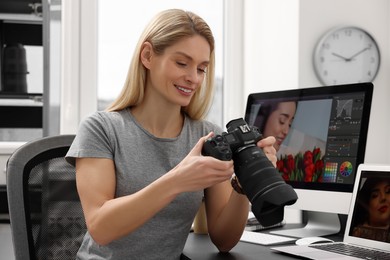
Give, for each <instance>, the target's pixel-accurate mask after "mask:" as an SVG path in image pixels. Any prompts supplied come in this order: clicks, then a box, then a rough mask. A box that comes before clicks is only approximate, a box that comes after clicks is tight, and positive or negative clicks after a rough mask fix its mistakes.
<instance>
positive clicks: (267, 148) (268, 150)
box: [257, 136, 277, 167]
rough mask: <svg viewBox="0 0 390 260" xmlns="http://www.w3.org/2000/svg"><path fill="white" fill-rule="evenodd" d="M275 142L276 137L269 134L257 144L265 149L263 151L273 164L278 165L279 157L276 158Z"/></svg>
mask: <svg viewBox="0 0 390 260" xmlns="http://www.w3.org/2000/svg"><path fill="white" fill-rule="evenodd" d="M275 142H276V139H275V137H273V136H268V137H266V138H264V139H261V140H260V141H258V142H257V146H258V147H259V148H261V149H263V152H264V154H265V155H266V156H267V158H268V160H270V161H271V162H272V164H273V165H274V166H275V167H276V161H277V158H276V149H275V147H274V143H275Z"/></svg>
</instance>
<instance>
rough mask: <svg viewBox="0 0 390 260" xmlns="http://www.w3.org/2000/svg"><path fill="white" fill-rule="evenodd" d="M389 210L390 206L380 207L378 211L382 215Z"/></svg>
mask: <svg viewBox="0 0 390 260" xmlns="http://www.w3.org/2000/svg"><path fill="white" fill-rule="evenodd" d="M388 209H389V207H388V206H382V207H380V208H379V209H378V211H379V212H380V213H385V212H387V210H388Z"/></svg>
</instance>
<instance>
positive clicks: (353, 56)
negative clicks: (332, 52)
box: [348, 47, 370, 61]
mask: <svg viewBox="0 0 390 260" xmlns="http://www.w3.org/2000/svg"><path fill="white" fill-rule="evenodd" d="M369 49H370V47H366V48H364V49H363V50H361V51H358V52H357V53H355V54H354V55H352V56H351V57H350V58H349V59H348V61H351V60H352V59H353V58H355V57H356V56H358V55H359V54H361V53H363V52H365V51H366V50H369Z"/></svg>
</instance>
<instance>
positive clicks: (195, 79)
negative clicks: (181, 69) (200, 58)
mask: <svg viewBox="0 0 390 260" xmlns="http://www.w3.org/2000/svg"><path fill="white" fill-rule="evenodd" d="M201 77H202V76H201V75H199V71H198V68H197V67H195V68H193V67H189V68H188V69H187V71H186V75H185V80H186V81H187V82H189V83H194V84H198V83H199V81H200V79H201Z"/></svg>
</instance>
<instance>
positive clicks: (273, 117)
mask: <svg viewBox="0 0 390 260" xmlns="http://www.w3.org/2000/svg"><path fill="white" fill-rule="evenodd" d="M296 109H297V106H296V103H295V102H281V103H279V104H278V107H277V109H276V110H274V111H273V112H272V113H271V114H270V115H269V117H268V120H267V122H266V124H265V127H264V131H263V135H264V136H265V137H267V136H274V137H275V138H276V142H275V144H274V147H275V149H276V151H278V150H279V148H280V145H281V144H282V142H283V140H284V139H285V138H286V136H287V134H288V131H289V130H290V127H291V124H292V121H293V119H294V116H295V112H296Z"/></svg>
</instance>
